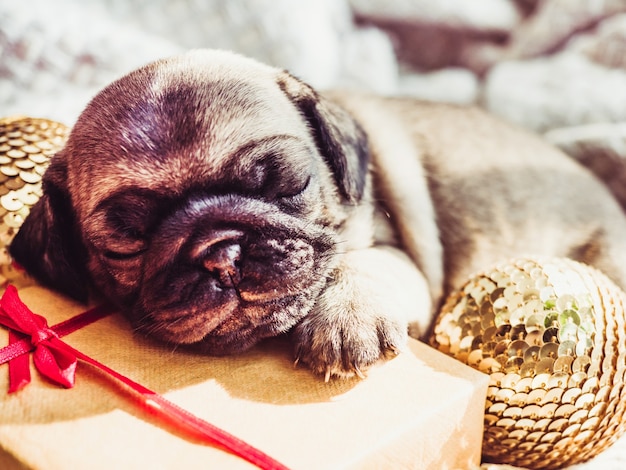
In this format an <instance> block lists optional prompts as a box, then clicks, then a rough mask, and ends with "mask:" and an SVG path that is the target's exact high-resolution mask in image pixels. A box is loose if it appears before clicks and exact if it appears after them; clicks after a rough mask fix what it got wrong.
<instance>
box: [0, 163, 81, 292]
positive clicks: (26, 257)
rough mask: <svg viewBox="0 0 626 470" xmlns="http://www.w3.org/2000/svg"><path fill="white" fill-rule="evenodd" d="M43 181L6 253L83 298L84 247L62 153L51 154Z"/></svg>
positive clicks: (45, 279) (46, 280)
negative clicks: (40, 189) (34, 202)
mask: <svg viewBox="0 0 626 470" xmlns="http://www.w3.org/2000/svg"><path fill="white" fill-rule="evenodd" d="M42 184H43V196H42V197H41V199H40V200H39V201H37V203H36V204H35V205H34V206H33V207H32V208H31V211H30V214H29V215H28V217H26V220H25V221H24V223H23V224H22V226H21V227H20V229H19V231H18V232H17V235H16V236H15V238H14V239H13V241H12V242H11V245H10V247H9V253H10V254H11V256H12V257H13V259H14V260H15V261H16V262H17V263H18V264H19V265H21V266H22V267H23V268H24V269H26V271H27V272H28V273H29V274H31V275H32V276H33V277H34V278H35V279H37V280H38V281H39V282H41V283H42V284H43V285H46V286H48V287H51V288H53V289H56V290H58V291H60V292H62V293H64V294H66V295H69V296H70V297H73V298H75V299H77V300H80V301H86V300H87V296H88V281H87V279H88V275H87V270H86V267H85V259H86V256H85V249H84V245H83V243H82V240H81V238H80V236H79V234H78V231H77V226H76V221H75V216H74V212H73V210H72V206H71V203H70V197H69V194H68V192H67V188H66V185H67V171H66V165H65V159H64V157H63V154H62V153H59V154H56V155H55V156H54V157H53V158H52V160H51V162H50V166H49V167H48V169H47V170H46V173H45V174H44V177H43V183H42Z"/></svg>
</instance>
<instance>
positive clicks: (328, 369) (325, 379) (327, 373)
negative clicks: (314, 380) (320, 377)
mask: <svg viewBox="0 0 626 470" xmlns="http://www.w3.org/2000/svg"><path fill="white" fill-rule="evenodd" d="M324 382H326V383H328V382H330V366H328V367H326V374H325V375H324Z"/></svg>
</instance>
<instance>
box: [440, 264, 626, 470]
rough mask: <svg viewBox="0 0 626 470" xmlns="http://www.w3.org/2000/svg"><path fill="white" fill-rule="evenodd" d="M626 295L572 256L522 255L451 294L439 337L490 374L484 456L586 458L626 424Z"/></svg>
mask: <svg viewBox="0 0 626 470" xmlns="http://www.w3.org/2000/svg"><path fill="white" fill-rule="evenodd" d="M625 306H626V295H625V294H624V293H623V292H622V290H621V289H619V288H618V287H617V286H616V285H615V284H613V283H612V282H611V281H610V280H609V279H608V278H607V277H606V276H604V275H603V274H602V273H600V272H598V271H597V270H595V269H593V268H591V267H589V266H587V265H583V264H580V263H577V262H574V261H572V260H568V259H560V258H559V259H548V260H540V259H519V260H514V261H511V262H509V263H506V264H502V265H499V266H496V267H494V268H493V269H491V270H489V271H485V272H484V273H482V274H479V275H476V276H473V277H472V278H471V279H470V280H469V281H468V282H467V283H466V284H465V286H464V287H463V288H462V289H461V290H460V291H459V292H457V293H454V294H453V295H451V296H450V297H449V298H448V299H447V301H446V303H445V305H444V307H443V309H442V311H441V313H440V315H439V317H438V320H437V323H436V326H435V329H434V333H433V335H432V338H431V344H432V345H433V346H434V347H436V348H437V349H439V350H440V351H443V352H445V353H447V354H449V355H451V356H453V357H455V358H457V359H459V360H461V361H463V362H465V363H466V364H468V365H470V366H472V367H474V368H476V369H478V370H480V371H482V372H485V373H487V374H489V375H490V378H491V380H490V384H489V389H488V393H487V400H486V404H485V421H484V425H485V433H484V438H483V458H484V460H485V461H486V462H491V463H501V464H512V465H516V466H520V467H526V468H533V469H537V468H559V467H563V466H566V465H572V464H575V463H579V462H582V461H585V460H587V459H589V458H591V457H593V456H595V455H597V454H598V453H599V452H601V451H602V450H604V449H605V448H607V447H608V446H609V445H611V444H612V443H613V442H614V441H615V440H616V439H617V438H618V437H619V436H620V435H621V434H622V433H623V432H624V430H625V424H626V423H625V422H624V411H625V408H626V389H625V388H624V380H625V377H624V373H625V370H626V324H625V323H626V322H625V314H624V307H625Z"/></svg>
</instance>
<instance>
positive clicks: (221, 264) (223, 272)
mask: <svg viewBox="0 0 626 470" xmlns="http://www.w3.org/2000/svg"><path fill="white" fill-rule="evenodd" d="M205 235H206V237H205V238H204V240H203V242H202V243H200V244H198V245H197V246H196V247H195V249H194V252H193V253H192V256H193V258H194V259H196V260H197V261H198V262H199V263H200V264H201V265H202V267H203V268H204V269H205V270H206V271H208V272H209V273H211V274H212V275H213V276H214V277H215V278H216V279H217V280H218V281H219V282H220V284H221V285H222V286H224V287H234V286H237V284H239V281H240V280H241V271H240V266H239V262H240V260H241V240H242V238H243V235H244V234H243V232H241V231H239V230H219V231H212V232H210V233H209V234H205Z"/></svg>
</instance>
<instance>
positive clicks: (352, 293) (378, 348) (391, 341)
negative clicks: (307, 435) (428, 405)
mask: <svg viewBox="0 0 626 470" xmlns="http://www.w3.org/2000/svg"><path fill="white" fill-rule="evenodd" d="M331 276H332V278H331V279H330V281H329V285H328V286H327V288H326V290H325V291H324V292H323V293H322V294H321V296H320V297H319V299H318V301H317V304H316V306H315V307H314V309H313V310H312V311H311V312H310V313H309V314H308V315H307V316H306V317H305V318H304V320H303V321H302V322H301V323H300V324H299V325H298V326H297V327H296V328H295V330H294V331H293V336H294V341H295V348H296V361H297V362H302V363H305V364H307V365H308V366H310V367H311V368H312V369H313V370H314V371H315V372H316V373H319V374H321V375H324V376H325V378H326V380H328V379H329V378H330V377H331V376H352V375H355V374H356V375H358V376H363V373H364V371H365V370H366V369H367V368H368V367H370V366H371V365H372V364H374V363H376V362H377V361H379V360H380V359H384V358H387V357H393V356H395V355H397V354H398V353H399V352H400V351H402V350H403V349H404V348H405V346H406V342H407V337H408V334H407V332H408V328H409V326H410V327H411V329H412V331H411V333H412V334H413V333H414V331H415V330H417V329H419V330H421V331H422V332H423V331H424V330H425V329H426V328H427V327H428V324H429V322H430V316H431V300H430V294H429V289H428V285H427V283H426V280H425V279H424V276H423V275H422V274H421V273H420V272H419V271H418V270H417V269H416V268H415V265H414V263H413V262H412V261H411V260H410V259H409V258H408V256H407V255H406V254H404V253H403V252H401V251H400V250H397V249H395V248H391V247H374V248H366V249H362V250H354V251H351V252H348V253H347V254H345V255H343V259H342V261H341V266H339V267H338V268H337V269H335V270H334V271H333V273H332V274H331Z"/></svg>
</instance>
